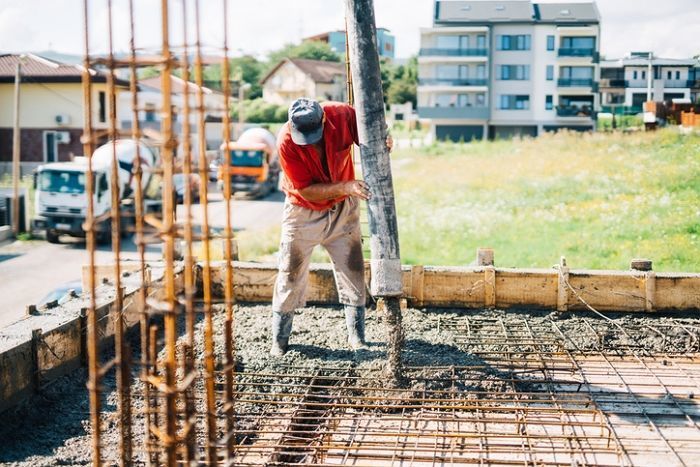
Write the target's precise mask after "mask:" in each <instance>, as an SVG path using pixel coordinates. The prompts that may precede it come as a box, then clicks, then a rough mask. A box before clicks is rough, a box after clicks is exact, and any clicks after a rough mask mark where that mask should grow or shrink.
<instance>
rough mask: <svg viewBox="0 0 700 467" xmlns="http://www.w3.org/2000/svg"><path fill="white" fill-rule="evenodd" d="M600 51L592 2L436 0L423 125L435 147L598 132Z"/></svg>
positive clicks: (423, 70) (424, 50) (425, 62)
mask: <svg viewBox="0 0 700 467" xmlns="http://www.w3.org/2000/svg"><path fill="white" fill-rule="evenodd" d="M599 48H600V14H599V13H598V9H597V7H596V4H595V3H594V2H593V3H571V2H567V3H537V2H533V1H530V0H527V1H442V0H435V2H434V16H433V27H430V28H424V29H422V30H421V50H420V55H419V58H418V64H419V85H418V114H419V117H420V118H421V119H429V120H430V121H431V123H432V125H431V127H432V129H433V134H434V136H435V137H436V138H437V139H451V140H465V141H469V140H472V139H482V138H502V137H511V136H518V135H527V136H536V135H539V134H541V133H542V132H544V131H553V130H558V129H573V130H582V131H583V130H592V129H593V128H594V126H595V123H594V117H595V111H596V110H597V109H598V108H599V105H600V104H599V96H598V92H597V90H598V89H597V86H598V80H599V75H600V69H599V68H600V67H599V64H598V62H599Z"/></svg>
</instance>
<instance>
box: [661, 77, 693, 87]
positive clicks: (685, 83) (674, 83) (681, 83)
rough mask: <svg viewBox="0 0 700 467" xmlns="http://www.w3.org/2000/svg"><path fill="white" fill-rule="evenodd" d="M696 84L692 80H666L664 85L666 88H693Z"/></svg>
mask: <svg viewBox="0 0 700 467" xmlns="http://www.w3.org/2000/svg"><path fill="white" fill-rule="evenodd" d="M694 85H695V81H691V80H680V79H678V80H675V79H672V80H666V81H664V87H665V88H673V89H679V88H692V87H693V86H694Z"/></svg>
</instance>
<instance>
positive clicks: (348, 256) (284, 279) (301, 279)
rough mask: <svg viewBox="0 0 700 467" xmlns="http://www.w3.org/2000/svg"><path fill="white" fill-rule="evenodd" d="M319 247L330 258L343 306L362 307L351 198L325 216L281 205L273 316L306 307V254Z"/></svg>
mask: <svg viewBox="0 0 700 467" xmlns="http://www.w3.org/2000/svg"><path fill="white" fill-rule="evenodd" d="M317 245H322V246H323V247H324V248H325V249H326V251H328V254H329V255H330V257H331V261H332V263H333V273H334V275H335V282H336V285H337V287H338V297H339V298H340V303H342V304H343V305H352V306H364V305H365V273H364V258H363V256H362V234H361V232H360V209H359V202H358V200H357V199H355V198H353V197H350V198H348V199H346V200H344V201H342V202H340V203H338V204H336V205H335V206H333V207H332V208H331V209H328V210H326V211H314V210H312V209H307V208H304V207H301V206H297V205H295V204H292V203H290V202H289V201H288V200H287V201H285V203H284V214H283V216H282V238H281V241H280V256H279V273H278V274H277V281H276V283H275V290H274V295H273V298H272V310H273V311H277V312H282V313H291V312H293V311H294V310H295V309H297V308H302V307H304V306H305V305H306V288H307V284H308V277H309V263H310V260H311V252H312V251H313V249H314V247H315V246H317Z"/></svg>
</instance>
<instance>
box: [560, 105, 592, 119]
mask: <svg viewBox="0 0 700 467" xmlns="http://www.w3.org/2000/svg"><path fill="white" fill-rule="evenodd" d="M592 115H593V108H592V107H588V106H577V105H558V106H557V116H558V117H591V116H592Z"/></svg>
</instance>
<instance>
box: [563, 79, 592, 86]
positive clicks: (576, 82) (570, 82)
mask: <svg viewBox="0 0 700 467" xmlns="http://www.w3.org/2000/svg"><path fill="white" fill-rule="evenodd" d="M594 84H596V83H595V81H593V78H587V79H580V78H559V79H558V80H557V86H559V87H560V88H592V87H594Z"/></svg>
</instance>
